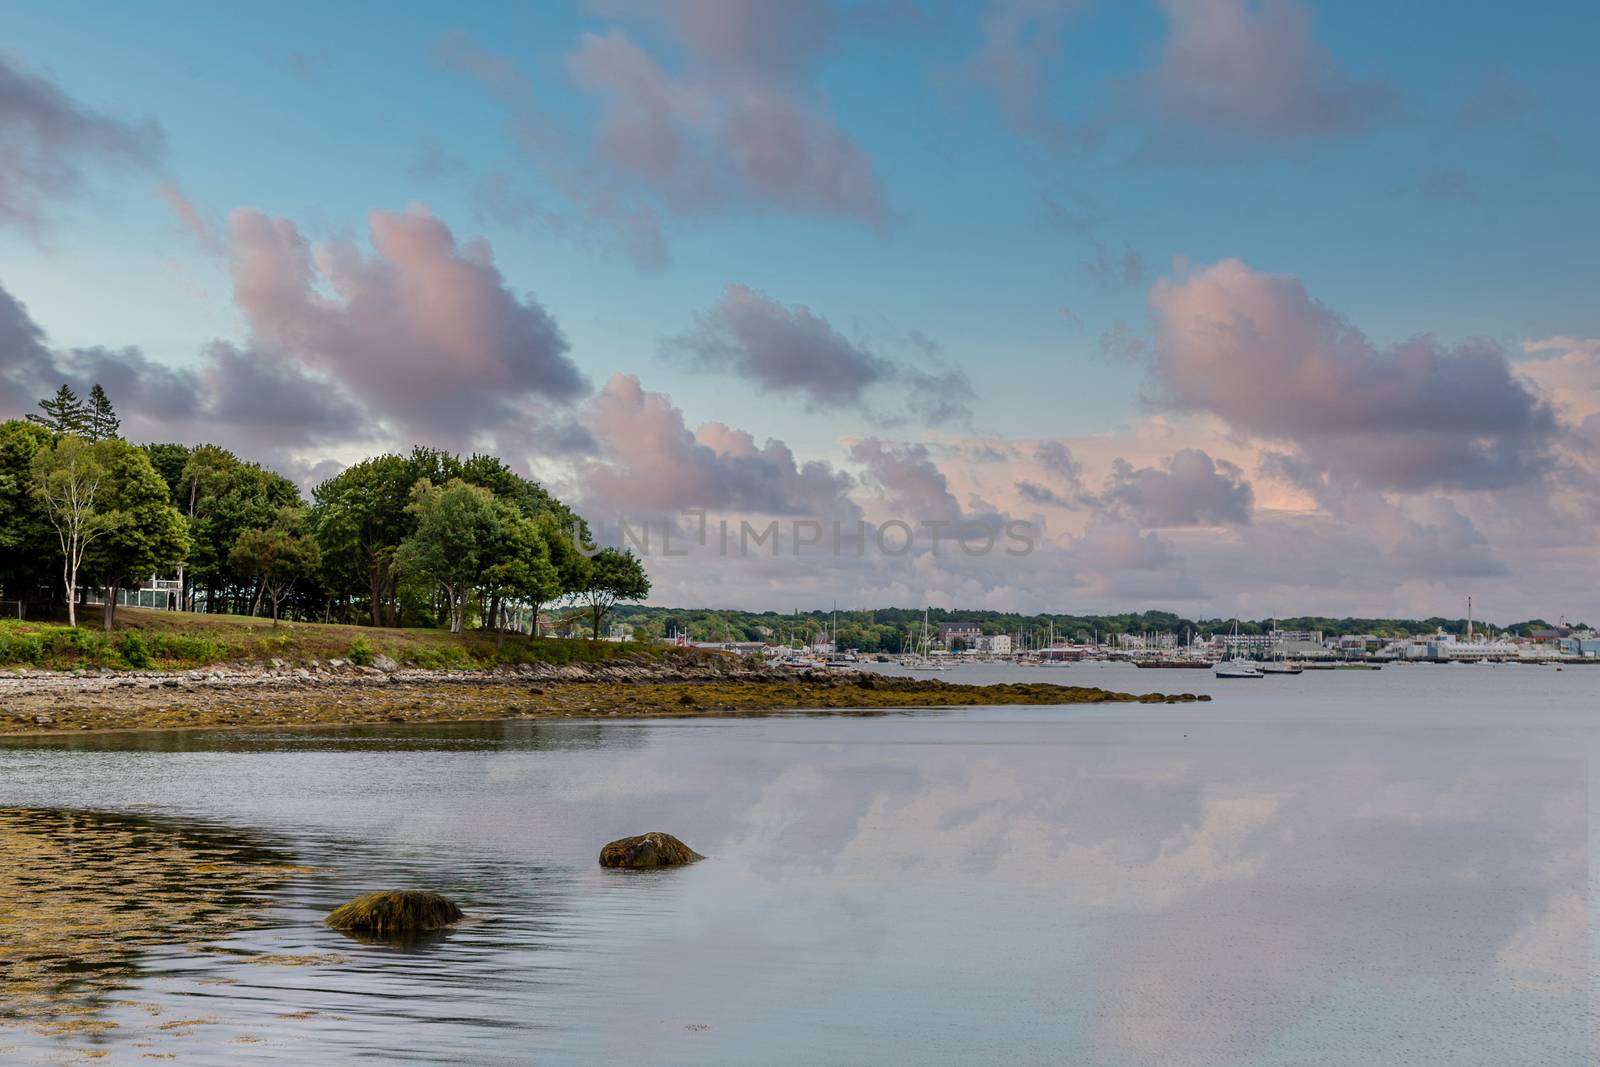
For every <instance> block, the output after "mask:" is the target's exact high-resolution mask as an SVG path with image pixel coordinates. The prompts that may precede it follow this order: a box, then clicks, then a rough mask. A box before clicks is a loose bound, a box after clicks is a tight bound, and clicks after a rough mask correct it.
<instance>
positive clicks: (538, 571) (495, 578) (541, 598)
mask: <svg viewBox="0 0 1600 1067" xmlns="http://www.w3.org/2000/svg"><path fill="white" fill-rule="evenodd" d="M496 505H497V506H498V507H499V508H500V509H501V514H500V536H499V538H498V540H497V541H496V543H495V545H494V546H493V548H492V549H491V553H490V557H491V558H490V562H489V565H488V566H487V567H486V568H485V569H484V575H483V583H484V586H485V588H486V590H487V591H488V593H489V594H490V603H491V605H492V606H491V610H490V615H491V616H492V617H491V618H487V619H485V625H491V624H492V625H493V626H494V628H495V630H496V632H497V633H499V632H501V628H500V620H499V618H498V617H497V616H498V612H499V606H500V603H501V601H502V599H510V600H516V601H519V602H521V603H524V604H526V605H527V606H528V608H529V611H530V612H531V613H532V617H533V625H532V631H533V634H534V636H538V633H539V608H540V607H541V606H542V605H544V604H546V603H549V602H550V601H552V600H554V599H556V598H557V597H559V596H560V595H561V593H562V591H563V590H562V585H561V573H560V571H559V570H557V569H556V565H555V563H554V561H553V560H552V559H551V558H550V544H549V542H548V541H547V540H546V529H547V524H546V523H543V522H541V521H540V520H541V518H543V516H540V517H535V518H527V517H525V516H523V515H521V514H519V513H518V512H517V510H516V509H515V508H513V507H512V506H511V505H510V504H507V503H506V502H505V501H503V500H500V501H496ZM497 642H498V639H497Z"/></svg>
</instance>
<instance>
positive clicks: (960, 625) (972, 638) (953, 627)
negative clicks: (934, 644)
mask: <svg viewBox="0 0 1600 1067" xmlns="http://www.w3.org/2000/svg"><path fill="white" fill-rule="evenodd" d="M982 640H983V627H981V626H979V625H978V624H977V623H972V622H947V623H944V624H942V625H941V626H940V627H939V643H940V644H942V645H944V647H945V648H947V649H949V650H951V651H952V652H957V651H962V650H964V649H969V648H977V647H979V644H980V643H981V642H982Z"/></svg>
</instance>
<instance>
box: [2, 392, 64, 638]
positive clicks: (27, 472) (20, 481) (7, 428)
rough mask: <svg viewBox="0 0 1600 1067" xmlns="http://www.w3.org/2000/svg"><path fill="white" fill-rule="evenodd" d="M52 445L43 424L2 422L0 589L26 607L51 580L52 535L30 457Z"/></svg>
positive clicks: (54, 539) (53, 545)
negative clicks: (37, 489) (35, 482)
mask: <svg viewBox="0 0 1600 1067" xmlns="http://www.w3.org/2000/svg"><path fill="white" fill-rule="evenodd" d="M50 446H51V436H50V431H49V430H47V429H45V428H44V427H43V426H38V425H35V424H34V423H31V422H26V421H24V420H22V419H16V420H13V421H11V422H5V423H0V589H4V591H5V592H4V595H5V596H6V597H7V598H9V599H13V600H17V601H19V602H21V603H22V604H23V606H24V609H25V608H26V603H27V601H29V600H30V599H32V598H33V595H34V594H35V593H37V592H38V590H39V588H40V587H41V586H44V585H48V584H50V580H51V579H50V570H51V568H52V567H53V560H52V557H53V556H54V554H55V548H56V544H55V542H56V536H55V533H54V532H53V531H52V530H51V528H50V522H49V520H48V518H47V517H46V514H45V508H44V502H43V500H42V499H41V498H40V497H39V495H38V494H37V493H35V492H34V476H33V459H34V457H35V456H36V455H38V454H39V453H40V452H41V451H44V450H45V449H48V448H49V447H50Z"/></svg>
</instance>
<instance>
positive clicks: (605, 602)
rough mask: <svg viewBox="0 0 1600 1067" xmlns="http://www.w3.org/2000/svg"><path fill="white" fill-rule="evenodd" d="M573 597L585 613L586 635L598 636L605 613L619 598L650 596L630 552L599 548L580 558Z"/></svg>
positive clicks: (637, 563)
mask: <svg viewBox="0 0 1600 1067" xmlns="http://www.w3.org/2000/svg"><path fill="white" fill-rule="evenodd" d="M580 573H581V575H582V577H581V579H580V581H579V584H578V587H577V589H576V590H575V591H574V593H573V596H574V599H576V600H577V601H578V603H580V604H582V605H584V606H585V608H586V609H587V610H588V612H589V622H590V634H591V636H592V637H594V638H595V639H598V638H599V637H600V636H601V633H600V627H601V626H602V625H603V624H604V622H605V617H606V614H607V613H608V612H609V611H610V610H611V609H612V608H613V607H614V606H615V605H616V604H617V603H618V602H619V601H623V600H643V599H644V598H645V597H647V596H649V595H650V579H649V578H647V577H646V576H645V573H644V567H642V566H641V565H640V563H639V559H638V557H637V556H635V555H634V554H633V553H632V552H626V551H623V552H619V551H618V550H617V549H614V548H602V549H601V550H600V551H598V552H596V553H595V554H594V555H593V556H590V557H589V558H588V559H587V560H585V561H584V564H583V568H582V571H581V572H580Z"/></svg>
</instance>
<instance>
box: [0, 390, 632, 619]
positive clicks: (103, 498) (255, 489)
mask: <svg viewBox="0 0 1600 1067" xmlns="http://www.w3.org/2000/svg"><path fill="white" fill-rule="evenodd" d="M157 575H159V576H163V577H166V578H168V579H169V580H170V581H171V582H172V583H173V586H174V591H175V593H176V596H177V599H178V605H179V606H180V607H182V608H184V609H188V610H203V611H206V612H212V613H232V614H247V615H258V614H270V615H271V617H272V618H273V620H274V621H276V620H278V619H280V618H285V617H287V618H295V619H303V620H320V621H324V622H363V623H370V624H371V625H374V626H425V627H445V626H448V627H449V629H450V630H451V631H452V632H454V633H460V632H462V631H463V630H465V629H466V628H467V627H469V626H472V625H477V626H480V627H482V628H484V629H490V630H497V631H500V632H504V631H505V630H507V629H512V628H517V629H520V628H525V627H529V628H531V630H532V632H534V633H537V631H538V618H539V614H540V612H541V610H545V609H548V608H550V607H552V606H554V605H563V606H565V607H567V608H568V609H570V610H569V611H568V614H567V626H568V628H573V627H576V626H577V625H578V624H579V623H580V622H581V623H582V624H584V625H586V627H587V628H588V630H589V632H590V634H591V635H592V636H595V637H598V636H601V635H602V627H603V626H604V624H605V620H606V618H607V616H608V615H609V613H610V612H611V610H612V608H613V607H614V606H615V605H617V604H618V603H619V602H621V601H625V600H642V599H644V598H645V597H646V596H648V595H649V592H650V582H649V579H648V577H647V576H646V574H645V572H644V568H643V567H642V565H641V564H640V562H639V560H638V559H637V558H636V557H635V556H634V555H632V554H631V553H629V552H625V551H618V550H616V549H609V548H605V549H597V548H596V547H595V546H594V545H593V544H592V543H591V542H590V540H589V530H588V527H587V525H586V524H585V523H584V522H583V520H582V519H581V518H580V517H579V516H578V515H577V514H575V513H574V512H573V511H572V510H571V509H570V508H569V507H567V505H565V504H563V503H562V502H561V501H560V500H558V499H556V498H555V497H554V496H552V495H551V494H550V493H549V492H547V491H546V490H545V489H544V487H543V486H541V485H539V484H538V483H537V482H535V481H532V480H530V479H528V478H525V477H523V476H521V475H519V474H517V473H516V472H515V471H513V470H512V469H511V468H510V467H509V466H507V465H506V464H505V463H504V462H503V461H502V460H500V459H498V458H497V457H494V456H489V455H473V456H470V457H468V458H465V459H463V458H461V457H460V456H456V455H453V454H450V453H448V452H445V451H442V450H440V449H434V448H422V447H418V448H414V449H412V450H411V452H410V453H409V454H408V455H399V454H387V455H381V456H375V457H373V458H371V459H367V460H364V461H363V462H361V463H357V464H355V465H354V466H352V467H347V468H346V469H344V470H343V471H341V472H340V473H339V474H337V475H335V476H334V477H332V478H329V479H327V480H326V481H324V482H322V483H321V484H320V485H318V486H316V488H315V489H314V490H313V491H312V494H311V499H310V500H309V501H307V500H306V499H304V498H303V497H302V496H301V493H300V490H299V487H298V486H296V485H295V483H294V482H292V481H290V480H289V479H287V478H285V477H283V476H282V475H281V474H278V473H276V472H274V471H271V470H268V469H266V468H265V467H262V466H261V465H260V464H257V463H251V462H248V461H246V460H243V459H240V458H239V457H238V456H236V455H235V454H234V453H232V452H231V451H229V450H228V449H226V448H222V447H221V446H218V445H209V444H202V445H195V446H192V447H191V446H188V445H182V444H145V445H133V444H130V443H129V442H128V441H126V440H124V439H123V438H122V437H121V436H120V420H119V419H118V418H117V416H116V412H115V410H114V409H113V407H112V404H111V401H110V398H109V397H107V395H106V393H105V391H104V390H103V389H101V387H100V386H99V385H95V386H94V388H93V390H92V391H91V392H90V395H89V399H88V401H87V402H85V401H81V400H79V398H78V397H77V396H76V394H75V393H74V392H73V391H72V390H71V389H69V388H68V387H67V386H65V385H63V386H62V387H61V389H60V390H58V391H57V393H56V394H55V395H54V396H53V397H49V398H46V399H44V400H41V401H40V402H39V411H38V412H35V413H30V414H29V415H28V416H27V417H26V418H25V419H14V420H11V421H8V422H4V423H0V591H3V592H0V596H3V597H4V598H5V599H7V600H16V601H20V602H22V604H23V606H24V611H25V612H26V611H27V610H29V609H32V610H34V611H35V612H36V613H41V612H42V613H45V614H56V613H59V612H61V611H63V610H64V613H65V615H66V617H67V621H68V622H69V623H70V624H72V625H76V624H77V615H78V607H79V606H80V604H81V603H82V602H83V601H84V598H85V596H86V595H87V593H88V591H90V590H95V591H98V592H101V593H103V595H104V604H105V608H104V616H105V626H106V627H107V628H108V629H109V628H110V627H111V625H112V624H113V622H114V620H115V615H116V603H117V594H118V592H119V591H121V590H127V589H132V588H136V587H138V586H139V585H140V584H142V583H143V582H144V581H146V580H147V579H149V578H151V577H152V576H157Z"/></svg>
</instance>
